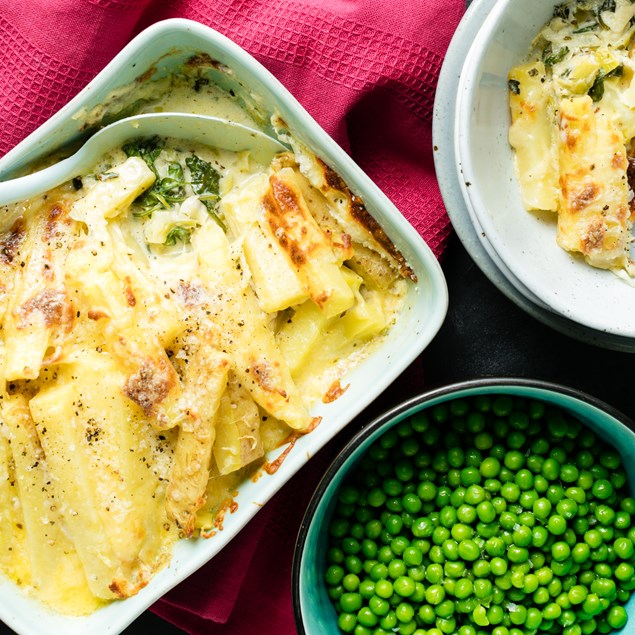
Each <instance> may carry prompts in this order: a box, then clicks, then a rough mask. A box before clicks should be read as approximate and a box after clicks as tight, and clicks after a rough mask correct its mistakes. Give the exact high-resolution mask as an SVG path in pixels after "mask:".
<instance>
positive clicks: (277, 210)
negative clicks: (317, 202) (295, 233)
mask: <svg viewBox="0 0 635 635" xmlns="http://www.w3.org/2000/svg"><path fill="white" fill-rule="evenodd" d="M271 186H272V190H273V191H267V193H266V194H265V196H264V198H263V205H264V208H265V211H266V212H267V222H268V223H269V227H270V228H271V231H272V233H273V235H274V236H275V237H276V238H277V239H278V242H279V243H280V246H281V247H282V248H283V249H284V250H285V251H286V252H287V254H288V255H289V259H290V260H291V262H292V263H293V265H294V266H296V267H301V266H302V265H303V264H304V263H306V261H307V259H308V256H309V253H308V252H307V251H305V250H304V249H303V247H302V245H301V244H300V243H299V242H298V241H296V240H294V239H293V238H292V237H291V236H289V230H290V229H291V227H290V226H289V224H288V223H287V220H286V211H287V210H288V209H290V208H296V209H297V208H298V207H299V204H298V201H297V198H296V197H295V195H294V194H293V192H291V191H290V190H289V188H287V187H286V185H285V184H284V183H282V182H281V181H280V180H279V179H276V178H274V177H271Z"/></svg>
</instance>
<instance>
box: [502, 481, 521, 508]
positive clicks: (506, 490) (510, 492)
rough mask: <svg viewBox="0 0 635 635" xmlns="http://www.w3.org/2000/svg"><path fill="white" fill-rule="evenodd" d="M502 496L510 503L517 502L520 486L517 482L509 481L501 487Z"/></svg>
mask: <svg viewBox="0 0 635 635" xmlns="http://www.w3.org/2000/svg"><path fill="white" fill-rule="evenodd" d="M501 496H502V497H503V498H504V499H505V500H506V501H507V502H508V503H515V502H516V501H517V500H518V499H519V498H520V487H518V485H516V483H513V482H511V481H510V482H508V483H505V484H504V485H503V486H502V487H501Z"/></svg>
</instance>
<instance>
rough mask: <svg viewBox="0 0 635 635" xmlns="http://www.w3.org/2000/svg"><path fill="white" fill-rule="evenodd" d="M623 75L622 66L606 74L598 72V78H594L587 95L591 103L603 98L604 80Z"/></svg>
mask: <svg viewBox="0 0 635 635" xmlns="http://www.w3.org/2000/svg"><path fill="white" fill-rule="evenodd" d="M623 74H624V67H623V66H616V67H615V68H614V69H613V70H612V71H609V72H608V73H602V72H599V73H598V76H597V77H596V78H595V81H594V82H593V86H591V88H589V92H588V93H587V95H588V96H589V97H590V98H591V99H592V100H593V101H600V99H602V97H604V80H605V79H608V78H610V77H621V76H622V75H623Z"/></svg>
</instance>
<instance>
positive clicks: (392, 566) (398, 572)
mask: <svg viewBox="0 0 635 635" xmlns="http://www.w3.org/2000/svg"><path fill="white" fill-rule="evenodd" d="M405 572H406V563H405V562H404V561H403V560H391V561H390V562H389V563H388V576H389V577H391V578H392V579H393V580H395V579H397V578H398V577H399V576H402V575H404V574H405Z"/></svg>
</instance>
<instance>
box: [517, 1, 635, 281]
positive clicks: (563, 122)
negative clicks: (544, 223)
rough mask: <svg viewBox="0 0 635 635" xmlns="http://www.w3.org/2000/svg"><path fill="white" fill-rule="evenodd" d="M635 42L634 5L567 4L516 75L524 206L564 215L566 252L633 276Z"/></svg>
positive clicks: (560, 224)
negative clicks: (631, 248) (631, 250)
mask: <svg viewBox="0 0 635 635" xmlns="http://www.w3.org/2000/svg"><path fill="white" fill-rule="evenodd" d="M634 36H635V5H634V4H633V3H632V2H630V0H614V1H612V2H604V1H600V0H584V1H582V2H566V3H563V4H560V5H558V6H557V7H556V8H555V9H554V15H553V18H552V19H551V20H550V22H549V23H548V24H547V25H545V27H544V28H543V29H542V30H541V31H540V33H539V34H538V35H537V37H536V38H535V40H534V43H533V46H532V50H531V51H530V55H529V60H528V61H527V62H526V63H523V64H521V65H519V66H517V67H515V68H513V69H512V70H511V71H510V74H509V88H510V106H511V114H512V126H511V129H510V135H509V139H510V143H511V145H512V147H513V148H514V150H515V154H516V167H517V169H518V174H519V180H520V185H521V191H522V196H523V203H524V205H525V207H527V208H528V209H530V210H532V209H535V210H552V211H554V212H556V213H557V214H558V234H557V240H558V244H559V245H560V246H561V247H562V248H564V249H566V250H568V251H570V252H573V253H579V254H581V255H582V256H583V257H584V259H585V261H586V262H587V263H589V264H590V265H592V266H594V267H599V268H602V269H612V270H614V271H623V272H626V273H628V274H630V275H634V274H635V267H634V265H633V263H632V261H631V258H630V255H629V250H630V243H631V240H632V238H631V226H632V209H631V206H632V198H633V191H632V183H631V182H630V180H631V174H630V173H629V162H630V161H631V159H630V157H631V156H632V155H633V154H634V149H633V147H632V140H633V137H634V136H635V61H634V60H633V38H634Z"/></svg>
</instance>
